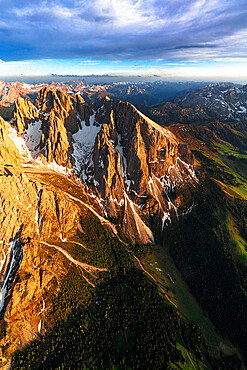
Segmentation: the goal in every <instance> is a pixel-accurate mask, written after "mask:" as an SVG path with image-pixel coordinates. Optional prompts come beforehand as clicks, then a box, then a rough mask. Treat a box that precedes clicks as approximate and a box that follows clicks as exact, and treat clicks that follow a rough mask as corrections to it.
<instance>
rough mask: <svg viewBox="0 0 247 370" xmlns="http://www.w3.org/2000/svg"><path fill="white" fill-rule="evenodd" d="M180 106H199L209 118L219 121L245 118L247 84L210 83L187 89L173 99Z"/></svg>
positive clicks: (246, 113) (246, 110) (246, 115)
mask: <svg viewBox="0 0 247 370" xmlns="http://www.w3.org/2000/svg"><path fill="white" fill-rule="evenodd" d="M174 102H175V103H177V104H178V105H179V106H180V107H182V108H190V107H201V108H202V109H203V110H204V112H205V114H206V115H208V116H209V117H210V118H211V119H215V118H216V119H219V120H221V121H232V120H241V119H246V118H247V85H245V86H243V87H237V86H234V85H233V84H226V83H221V84H212V85H209V86H206V87H204V88H201V89H197V90H192V91H188V92H187V93H186V94H185V96H184V97H181V98H176V99H175V100H174Z"/></svg>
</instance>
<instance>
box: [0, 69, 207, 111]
mask: <svg viewBox="0 0 247 370" xmlns="http://www.w3.org/2000/svg"><path fill="white" fill-rule="evenodd" d="M71 77H73V76H71ZM202 85H203V86H204V85H205V84H202V83H196V82H188V83H186V82H184V83H182V82H162V81H159V82H158V81H157V82H153V83H151V82H150V83H148V82H147V83H146V82H139V83H138V82H136V83H133V82H114V83H103V84H100V83H96V84H89V83H87V82H86V80H85V79H76V80H68V81H66V82H49V83H42V84H27V83H22V82H7V83H5V82H4V81H0V106H1V105H2V106H5V107H6V106H10V105H12V104H13V103H14V102H15V101H16V100H17V98H18V97H22V98H28V99H30V100H31V101H32V102H34V101H35V99H36V97H37V94H38V92H39V91H40V90H41V89H42V88H43V87H48V88H49V89H52V90H54V89H59V90H62V91H64V92H66V93H68V94H70V95H73V94H80V95H82V97H83V98H84V100H85V101H86V102H88V103H89V102H93V103H94V102H95V101H100V100H101V99H102V98H103V97H104V96H110V97H111V98H113V99H121V100H124V101H128V102H131V103H132V104H146V105H149V106H150V105H156V104H159V103H162V102H163V101H165V100H171V99H173V98H175V97H176V96H179V95H184V94H185V93H186V91H188V89H191V88H196V87H198V86H202Z"/></svg>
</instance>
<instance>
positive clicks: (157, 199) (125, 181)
mask: <svg viewBox="0 0 247 370" xmlns="http://www.w3.org/2000/svg"><path fill="white" fill-rule="evenodd" d="M36 109H37V110H38V112H39V119H40V120H41V121H42V125H41V127H40V131H41V133H40V141H39V144H38V145H37V141H36V147H35V148H34V149H35V150H34V151H33V152H34V153H35V152H36V154H35V155H36V156H38V157H42V156H43V158H45V160H46V161H47V163H48V164H49V163H50V164H52V165H55V166H60V167H61V168H67V169H69V170H70V169H71V170H72V172H74V173H75V174H76V175H77V176H78V178H79V179H80V180H81V181H82V182H83V184H84V185H86V186H87V187H88V188H89V191H90V192H91V193H92V194H94V196H96V197H97V198H98V199H99V202H100V204H101V206H102V207H103V210H104V212H106V213H107V215H108V216H111V217H119V215H120V214H121V215H122V216H121V218H122V219H121V223H122V229H123V230H124V231H125V233H126V234H127V235H128V236H129V237H130V238H131V239H132V240H133V241H134V240H136V238H137V239H140V240H141V241H143V242H147V241H148V239H149V241H151V240H152V238H151V237H150V235H149V236H147V235H146V232H145V223H146V222H147V220H144V219H143V220H142V219H141V218H142V217H143V215H145V217H146V216H149V214H150V213H156V212H158V211H159V212H160V213H161V214H162V215H170V211H171V210H174V209H175V208H176V207H177V204H176V202H175V203H174V204H173V205H171V201H170V198H169V196H168V193H169V192H170V191H172V190H173V189H174V188H175V187H181V186H186V184H188V183H190V182H194V181H196V177H195V174H194V171H193V156H192V155H191V153H190V151H189V149H188V147H187V146H186V145H182V144H181V143H180V142H179V141H178V139H177V138H176V136H175V135H174V134H173V133H172V132H171V131H170V130H168V129H166V128H163V127H161V126H159V125H158V124H156V123H155V122H153V121H152V120H150V119H149V118H147V117H146V116H145V115H143V114H142V113H141V112H140V111H138V110H137V109H136V108H135V107H134V106H132V105H131V104H129V103H124V102H121V101H118V100H114V101H113V100H111V99H109V98H108V97H106V98H104V99H103V100H102V101H101V102H98V103H95V104H94V105H93V106H92V105H91V104H86V103H85V102H84V101H83V99H82V98H81V97H80V96H79V95H77V96H76V97H75V99H72V98H71V97H70V96H68V95H67V94H65V93H64V92H62V91H58V90H57V91H51V90H49V89H48V88H43V89H42V90H41V91H40V92H39V94H38V98H37V101H36ZM30 127H33V129H35V127H34V126H30V125H29V126H28V128H27V129H25V132H24V134H23V135H24V138H25V139H26V141H27V143H28V136H29V131H30ZM25 135H26V136H25ZM37 147H38V150H37ZM33 158H35V157H34V156H33ZM44 163H45V162H44ZM161 199H163V200H161ZM131 213H132V216H130V214H131ZM127 214H128V215H127ZM130 217H131V219H132V221H133V222H132V227H129V230H131V231H129V232H127V229H128V228H126V225H125V223H127V222H126V220H127V219H129V218H130ZM129 224H130V222H129ZM141 224H142V225H143V227H142V231H140V225H141ZM133 225H134V226H133ZM133 230H134V231H133Z"/></svg>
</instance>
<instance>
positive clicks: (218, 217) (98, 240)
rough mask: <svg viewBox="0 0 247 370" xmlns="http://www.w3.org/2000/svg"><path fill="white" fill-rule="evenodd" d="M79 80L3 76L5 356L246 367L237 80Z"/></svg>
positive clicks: (13, 361)
mask: <svg viewBox="0 0 247 370" xmlns="http://www.w3.org/2000/svg"><path fill="white" fill-rule="evenodd" d="M2 86H3V84H2ZM73 86H74V87H73V90H72V87H71V85H69V84H64V85H61V84H60V85H59V86H58V85H57V84H52V85H49V86H33V87H31V88H30V86H29V85H28V86H27V85H25V84H23V83H16V85H15V86H13V85H10V86H9V90H7V88H8V86H7V85H6V84H5V85H4V86H3V87H2V90H1V91H2V93H1V94H2V95H1V99H2V100H1V101H2V104H4V105H5V110H4V111H3V114H2V116H3V117H4V118H5V119H4V118H2V117H0V141H1V145H0V176H1V182H0V209H1V213H0V243H1V245H2V252H1V261H0V264H1V281H0V283H1V302H0V310H1V322H0V328H1V330H0V341H1V347H0V350H1V361H2V366H3V367H4V366H5V368H8V367H12V368H29V367H30V366H33V367H34V368H37V369H44V368H45V369H47V368H59V367H63V368H110V367H114V368H134V369H135V368H140V367H143V368H150V369H151V368H155V369H158V368H160V369H164V368H175V369H179V368H192V367H193V368H199V369H201V368H209V369H211V368H212V369H222V368H224V369H241V368H242V369H244V368H245V366H246V365H245V364H246V361H247V359H246V345H247V332H246V328H247V325H246V324H247V314H246V312H247V310H246V307H247V299H246V289H247V286H246V284H247V267H246V255H247V254H246V240H247V229H246V216H247V214H246V202H247V168H246V157H247V149H246V148H247V121H246V109H247V107H246V101H247V98H246V94H247V92H246V86H243V87H236V86H234V85H231V84H220V85H218V84H215V85H212V86H207V87H203V88H201V89H198V90H192V91H188V92H186V93H185V94H184V95H183V97H178V98H176V99H175V100H174V102H166V103H164V104H161V105H157V106H152V107H150V106H144V105H143V104H142V105H138V106H137V107H135V106H134V105H132V104H131V103H128V102H124V101H121V100H119V99H117V94H115V95H114V96H111V95H110V96H111V97H109V96H108V95H109V94H107V91H106V90H107V89H105V90H101V88H100V87H99V86H98V87H97V89H98V91H97V95H98V96H97V99H89V98H88V96H89V95H88V94H89V92H87V98H86V99H85V100H84V98H85V97H84V96H83V94H81V91H82V90H83V89H84V88H85V84H84V82H80V83H76V84H75V85H73ZM139 88H140V87H139V86H134V87H130V86H127V90H128V89H130V90H129V91H131V92H130V93H129V95H132V94H133V91H134V94H135V91H136V89H139ZM142 88H143V87H142ZM94 91H95V90H94ZM102 91H103V92H104V93H102ZM138 93H139V92H138ZM10 103H11V104H12V103H13V104H14V105H13V106H11V107H6V106H7V105H8V104H10ZM245 107H246V109H245ZM10 108H11V109H10ZM6 109H7V111H6ZM8 109H9V110H8ZM6 112H7V113H8V114H6Z"/></svg>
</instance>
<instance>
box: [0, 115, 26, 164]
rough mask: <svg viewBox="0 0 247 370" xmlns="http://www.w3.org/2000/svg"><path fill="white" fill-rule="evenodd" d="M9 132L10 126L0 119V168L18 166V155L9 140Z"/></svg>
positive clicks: (19, 158)
mask: <svg viewBox="0 0 247 370" xmlns="http://www.w3.org/2000/svg"><path fill="white" fill-rule="evenodd" d="M9 130H11V126H10V125H9V124H8V123H7V122H5V121H4V120H3V119H2V117H0V166H1V171H2V170H3V166H4V165H14V166H17V165H19V164H20V160H21V157H20V153H19V151H18V149H17V148H16V146H15V145H14V143H13V141H12V140H11V139H10V136H9Z"/></svg>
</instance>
